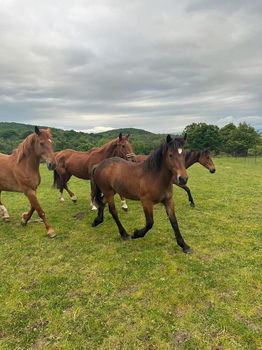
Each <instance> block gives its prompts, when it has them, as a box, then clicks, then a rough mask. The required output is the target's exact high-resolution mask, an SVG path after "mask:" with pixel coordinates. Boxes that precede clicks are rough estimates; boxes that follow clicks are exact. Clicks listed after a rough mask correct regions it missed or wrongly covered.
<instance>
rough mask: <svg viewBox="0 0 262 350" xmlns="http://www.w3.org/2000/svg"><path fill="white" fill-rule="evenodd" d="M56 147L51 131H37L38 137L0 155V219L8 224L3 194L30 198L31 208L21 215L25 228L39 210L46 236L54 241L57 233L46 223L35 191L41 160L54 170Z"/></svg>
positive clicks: (29, 138) (33, 135)
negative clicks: (10, 152)
mask: <svg viewBox="0 0 262 350" xmlns="http://www.w3.org/2000/svg"><path fill="white" fill-rule="evenodd" d="M53 148H54V143H53V141H52V140H51V130H50V129H47V130H43V129H38V127H37V126H36V127H35V133H34V134H31V135H29V136H27V137H26V139H25V140H24V141H23V142H22V143H21V144H20V145H19V146H18V148H17V149H16V150H15V151H14V152H13V153H12V154H11V155H5V154H2V153H1V154H0V169H1V171H0V215H2V217H3V220H4V221H9V214H8V212H7V209H6V208H5V206H4V205H3V204H2V202H1V191H9V192H23V193H24V195H25V196H26V197H27V198H28V200H29V202H30V204H31V208H30V210H29V211H28V213H24V214H23V215H22V222H21V223H22V224H23V225H26V224H27V222H28V220H30V218H31V216H32V214H33V212H34V211H35V210H36V211H37V213H38V215H39V217H40V218H41V219H42V220H43V222H44V224H45V227H46V230H47V234H48V236H49V237H50V238H53V237H55V232H54V230H53V229H52V227H51V226H50V225H49V223H48V222H47V219H46V217H45V213H44V211H43V209H42V208H41V206H40V204H39V202H38V200H37V198H36V189H37V187H38V186H39V184H40V181H41V178H40V173H39V164H40V159H41V158H42V159H44V160H45V161H46V164H47V167H48V169H49V170H54V169H55V156H54V152H53Z"/></svg>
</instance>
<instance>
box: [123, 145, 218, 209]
mask: <svg viewBox="0 0 262 350" xmlns="http://www.w3.org/2000/svg"><path fill="white" fill-rule="evenodd" d="M148 157H149V156H148V155H145V154H136V155H134V156H133V157H131V158H130V159H129V160H130V161H132V162H136V163H141V162H144V161H145V160H146V159H147V158H148ZM195 163H199V164H201V165H202V166H203V167H205V168H207V169H208V170H209V172H210V173H211V174H213V173H215V172H216V168H215V164H214V162H213V160H212V158H211V157H210V152H209V150H208V149H203V150H200V151H186V152H185V165H186V169H188V168H189V167H191V166H192V165H193V164H195ZM173 183H174V185H177V186H179V187H180V188H183V190H185V191H186V192H187V195H188V201H189V202H190V205H191V207H195V202H194V200H193V197H192V194H191V191H190V189H189V187H188V186H186V185H180V184H179V183H178V182H177V179H176V178H174V181H173ZM121 200H122V203H125V199H124V198H121ZM125 208H126V210H127V209H128V207H127V204H126V203H125Z"/></svg>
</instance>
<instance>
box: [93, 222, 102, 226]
mask: <svg viewBox="0 0 262 350" xmlns="http://www.w3.org/2000/svg"><path fill="white" fill-rule="evenodd" d="M101 223H102V221H96V220H94V221H93V223H92V227H96V226H98V225H99V224H101Z"/></svg>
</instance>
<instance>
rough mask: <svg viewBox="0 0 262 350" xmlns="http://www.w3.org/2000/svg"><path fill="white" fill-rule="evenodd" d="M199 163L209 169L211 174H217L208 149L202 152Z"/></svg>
mask: <svg viewBox="0 0 262 350" xmlns="http://www.w3.org/2000/svg"><path fill="white" fill-rule="evenodd" d="M198 161H199V163H200V164H201V165H203V166H204V167H205V168H207V169H208V170H209V171H210V173H211V174H213V173H215V172H216V168H215V164H214V163H213V160H212V159H211V157H210V153H209V150H208V149H204V150H203V151H201V152H200V156H199V160H198Z"/></svg>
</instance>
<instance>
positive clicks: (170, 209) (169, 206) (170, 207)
mask: <svg viewBox="0 0 262 350" xmlns="http://www.w3.org/2000/svg"><path fill="white" fill-rule="evenodd" d="M164 205H165V208H166V213H167V216H168V218H169V221H170V223H171V225H172V227H173V230H174V232H175V236H176V241H177V244H178V245H179V246H180V247H181V248H182V249H183V252H184V253H187V254H189V253H193V250H192V249H191V248H190V247H189V245H187V244H186V242H185V241H184V239H183V237H182V235H181V233H180V230H179V227H178V223H177V219H176V215H175V211H174V201H173V198H170V199H166V200H165V201H164Z"/></svg>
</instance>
